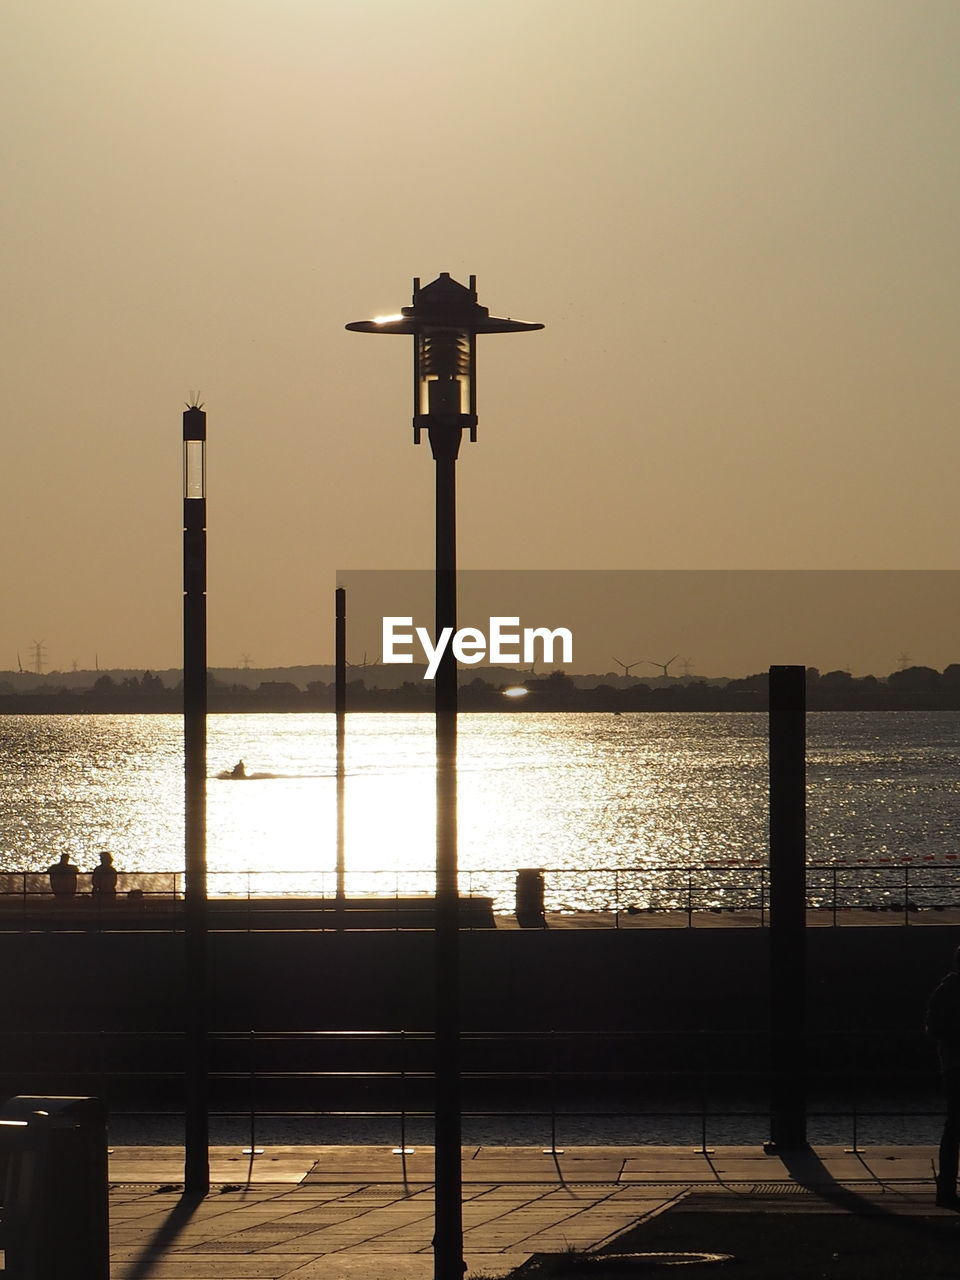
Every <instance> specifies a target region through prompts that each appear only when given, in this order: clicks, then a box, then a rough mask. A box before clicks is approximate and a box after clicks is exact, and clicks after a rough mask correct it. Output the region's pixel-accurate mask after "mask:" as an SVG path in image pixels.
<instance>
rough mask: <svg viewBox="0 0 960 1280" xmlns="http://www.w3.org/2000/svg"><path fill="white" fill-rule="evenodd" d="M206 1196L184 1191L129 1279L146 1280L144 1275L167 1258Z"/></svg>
mask: <svg viewBox="0 0 960 1280" xmlns="http://www.w3.org/2000/svg"><path fill="white" fill-rule="evenodd" d="M204 1198H205V1197H204V1196H202V1195H189V1196H188V1195H187V1194H186V1192H184V1194H183V1195H182V1196H181V1197H180V1199H179V1200H178V1201H177V1203H176V1204H175V1205H174V1206H173V1208H172V1209H171V1210H170V1212H169V1214H168V1215H167V1219H166V1221H165V1222H162V1223H161V1224H160V1226H159V1227H158V1228H157V1230H156V1231H155V1233H154V1234H153V1235H152V1236H151V1237H150V1239H149V1240H148V1241H147V1243H146V1244H145V1245H144V1247H143V1252H142V1253H141V1255H140V1257H139V1258H137V1260H136V1261H135V1262H134V1264H133V1266H132V1268H131V1269H130V1272H129V1274H128V1277H127V1280H144V1277H146V1276H150V1275H152V1274H153V1272H154V1271H155V1270H156V1268H157V1267H158V1266H159V1264H160V1263H161V1262H163V1261H164V1260H165V1256H166V1251H167V1250H168V1249H169V1248H170V1246H171V1245H172V1244H173V1242H174V1241H175V1240H176V1238H177V1236H178V1235H179V1234H180V1232H181V1231H182V1230H183V1229H184V1227H186V1226H187V1224H188V1223H189V1221H190V1219H191V1218H192V1217H193V1215H194V1214H195V1213H196V1211H197V1209H198V1208H199V1207H200V1205H201V1204H203V1201H204Z"/></svg>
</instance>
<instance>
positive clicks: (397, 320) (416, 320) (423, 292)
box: [346, 271, 543, 334]
mask: <svg viewBox="0 0 960 1280" xmlns="http://www.w3.org/2000/svg"><path fill="white" fill-rule="evenodd" d="M346 327H347V328H348V329H351V330H352V331H353V332H354V333H406V334H417V333H422V332H425V331H428V330H436V329H452V330H458V331H460V332H465V333H521V332H523V331H524V330H529V329H542V328H543V325H542V324H536V323H533V322H531V321H527V320H510V319H504V318H503V317H500V316H492V315H491V314H490V312H489V309H488V308H487V307H482V306H481V305H480V303H479V302H478V301H477V290H476V277H475V276H471V277H470V287H469V288H467V287H466V285H462V284H460V282H459V281H457V280H454V279H453V277H452V276H451V275H450V273H449V272H448V271H442V272H441V273H440V275H439V276H437V278H436V280H431V281H430V283H429V284H427V285H424V286H423V287H422V288H421V287H420V281H419V280H414V282H413V305H412V306H409V307H402V308H401V311H400V314H399V315H398V316H397V315H394V316H382V317H380V318H379V319H375V320H355V321H354V322H353V323H352V324H348V325H347V326H346Z"/></svg>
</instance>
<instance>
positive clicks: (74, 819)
mask: <svg viewBox="0 0 960 1280" xmlns="http://www.w3.org/2000/svg"><path fill="white" fill-rule="evenodd" d="M958 730H960V713H956V712H927V713H909V712H902V713H890V712H876V713H874V712H862V713H818V714H812V715H810V716H809V717H808V780H809V800H808V806H809V809H808V849H809V859H810V861H811V862H820V863H830V862H840V863H854V864H858V863H859V864H864V863H866V864H868V865H877V866H882V865H885V864H888V863H891V862H900V861H901V860H902V859H903V858H906V857H908V858H910V859H911V860H912V861H913V862H915V863H917V864H922V863H923V862H924V861H926V862H932V861H936V862H942V861H945V860H953V859H954V858H955V857H956V855H957V846H956V837H955V832H956V829H957V818H958V816H960V746H958ZM766 731H767V721H766V716H764V715H752V714H728V713H704V714H689V715H688V714H647V713H632V714H631V713H627V714H623V715H609V714H608V715H602V714H575V715H570V714H567V715H532V714H529V713H526V714H524V713H515V714H513V715H509V714H505V715H469V714H468V715H463V716H461V717H460V864H461V867H462V869H463V880H464V887H465V888H471V887H472V888H474V889H476V890H478V891H484V892H493V893H495V894H496V895H498V897H499V898H504V897H505V896H506V895H508V893H509V892H510V891H511V890H512V877H513V873H514V872H515V871H516V869H517V868H519V867H544V868H563V869H566V870H567V872H568V873H569V874H568V875H567V876H566V878H565V880H563V878H562V877H561V878H558V879H557V881H556V882H557V883H560V881H561V880H563V883H564V884H565V888H564V890H563V900H562V901H560V902H557V903H556V904H555V905H559V906H575V907H591V906H592V907H598V906H604V905H609V902H610V889H609V885H610V881H611V876H610V874H609V873H610V872H612V871H613V870H616V869H619V871H620V873H622V874H626V873H627V872H628V871H629V870H630V869H634V868H639V869H641V870H644V871H647V872H650V871H656V870H657V869H659V868H663V867H665V866H675V867H687V866H697V867H701V866H703V865H704V864H713V865H714V866H715V867H719V866H723V865H727V866H744V865H749V864H759V863H762V862H764V860H765V859H766V841H767V827H766V824H767V744H766ZM0 735H2V737H0V867H2V869H4V870H15V871H20V870H37V869H45V868H46V867H47V866H49V865H50V864H51V863H52V862H53V861H55V860H56V858H57V857H58V856H59V855H60V854H61V853H63V852H67V853H69V854H70V855H71V858H72V859H73V860H74V861H75V862H76V863H77V864H78V865H79V866H80V867H81V868H83V869H87V868H90V867H92V866H93V865H94V864H95V863H96V861H97V858H96V853H97V851H98V850H99V849H102V848H110V849H112V850H114V852H115V856H116V861H117V864H118V866H120V867H121V868H122V869H123V870H130V871H133V870H143V871H150V870H156V871H160V870H164V871H172V870H176V869H178V868H182V866H183V780H182V770H183V758H182V722H181V720H180V718H179V717H177V716H6V717H0ZM240 758H243V760H244V761H245V763H246V767H247V771H248V773H251V774H257V773H259V774H264V775H268V776H264V777H261V778H251V779H248V780H246V781H242V782H237V781H229V780H226V779H221V778H218V777H217V774H218V773H220V772H221V771H226V770H229V769H230V768H231V767H232V766H233V765H234V764H235V763H236V761H237V760H238V759H240ZM208 760H209V773H210V782H209V787H208V849H209V853H208V856H209V865H210V869H211V871H212V872H217V873H228V872H232V873H238V872H246V871H253V872H261V873H267V872H269V873H279V872H289V873H293V872H296V873H298V877H297V878H296V879H295V878H293V877H290V876H287V877H277V876H276V875H275V874H272V875H271V877H270V878H268V877H267V876H266V875H263V876H262V877H258V879H257V881H256V887H257V891H260V892H263V891H275V890H276V889H278V888H286V889H288V890H296V889H297V888H298V887H302V888H303V889H304V890H308V891H314V892H316V891H322V890H324V889H327V890H329V889H330V888H332V885H333V880H332V876H333V872H334V868H335V858H336V854H335V849H336V784H335V776H334V765H335V755H334V719H333V716H332V715H318V714H310V715H274V716H269V715H215V716H211V717H210V721H209V754H208ZM433 767H434V762H433V721H432V718H431V717H430V716H426V715H394V714H368V715H361V714H357V715H351V716H349V717H348V730H347V784H346V796H347V807H346V860H347V867H348V871H349V873H350V877H351V879H350V882H349V884H348V889H349V890H350V891H363V890H368V889H380V890H382V891H389V892H393V891H394V890H395V889H397V888H399V889H401V890H403V891H405V892H416V891H426V890H429V888H430V887H431V885H430V871H431V868H432V866H433V859H434V774H433ZM372 872H384V873H386V874H385V875H384V876H380V877H373V876H372V875H371V874H370V873H372ZM321 873H322V874H321ZM718 874H719V873H718ZM721 878H722V877H721ZM216 883H217V877H214V886H213V887H214V888H216ZM221 887H223V888H231V887H236V885H235V883H234V882H233V881H232V880H231V879H230V878H228V877H227V876H226V875H225V874H223V875H222V876H221Z"/></svg>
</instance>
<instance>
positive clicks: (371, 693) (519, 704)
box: [0, 663, 960, 714]
mask: <svg viewBox="0 0 960 1280" xmlns="http://www.w3.org/2000/svg"><path fill="white" fill-rule="evenodd" d="M465 674H468V673H465ZM767 681H768V677H767V673H766V672H765V671H764V672H758V673H757V674H755V675H751V676H746V677H744V678H742V679H737V680H727V681H724V682H722V683H721V682H713V683H711V682H707V681H704V680H696V679H681V678H676V679H672V678H671V679H668V680H667V681H665V682H664V681H663V680H662V679H658V681H657V682H656V683H650V684H646V683H644V682H643V681H637V682H636V683H634V684H630V685H628V686H617V685H612V684H607V683H604V681H603V678H602V677H598V683H597V684H596V685H593V686H588V687H584V686H582V685H580V684H578V683H577V682H576V681H575V680H574V679H573V678H572V677H571V676H569V675H567V674H566V673H565V672H564V671H554V672H552V673H551V674H550V675H546V676H539V677H537V676H526V677H524V678H523V679H522V687H523V688H525V689H526V690H527V692H526V694H525V695H523V696H519V697H511V698H508V697H506V696H505V691H506V690H507V689H508V688H510V687H513V688H516V687H518V686H517V683H516V682H515V683H514V685H513V686H508V685H506V684H503V683H496V684H495V683H492V682H491V681H488V680H484V679H483V678H481V677H479V676H474V677H473V678H472V679H470V680H463V682H462V683H461V685H460V708H461V710H463V711H499V712H503V711H524V712H535V711H609V712H615V713H619V712H624V711H763V710H766V706H767ZM433 688H434V687H433V684H432V682H429V681H425V680H417V681H413V680H408V681H405V682H404V683H403V684H401V685H400V686H399V687H396V688H380V687H378V686H376V685H368V684H367V681H366V679H364V678H358V679H353V680H349V681H348V682H347V708H348V710H352V711H430V710H432V708H433ZM806 688H807V709H808V710H810V711H907V710H909V711H926V710H931V711H932V710H950V711H955V710H960V663H951V664H950V665H949V666H947V667H946V668H945V669H944V670H943V671H942V672H940V671H936V670H935V669H934V668H933V667H922V666H913V667H906V668H904V669H902V670H900V671H894V672H892V673H891V674H890V675H888V676H886V677H885V678H879V677H877V676H872V675H867V676H853V675H851V674H850V673H849V672H848V671H828V672H825V673H822V674H821V672H820V671H818V670H817V669H816V668H815V667H808V668H807V676H806ZM334 693H335V686H334V684H333V683H327V682H323V681H319V680H315V681H310V682H309V683H308V684H307V686H306V688H305V689H304V688H301V687H300V686H299V685H297V684H295V683H294V682H293V681H287V680H264V681H261V682H260V683H259V685H257V686H250V685H244V684H238V683H228V682H226V681H222V680H219V679H217V678H216V677H215V676H213V675H212V674H211V675H210V678H209V685H208V704H209V710H210V711H211V712H213V713H216V712H231V713H236V712H244V711H250V712H261V713H263V712H283V711H331V710H333V707H334ZM182 700H183V699H182V684H177V685H175V686H171V685H167V684H165V683H164V681H163V680H161V679H160V677H159V676H157V675H155V674H153V673H152V672H150V671H145V672H144V673H143V675H142V676H139V677H137V676H128V677H125V678H123V679H120V680H116V679H114V678H113V677H112V676H110V675H109V674H106V673H105V674H103V675H101V676H99V677H98V678H97V680H95V681H94V683H93V684H92V685H91V686H89V687H85V688H78V689H68V688H65V687H62V686H61V687H55V688H35V689H32V690H30V691H27V692H21V693H18V692H16V691H15V690H14V689H13V688H12V687H11V686H10V685H9V684H3V683H0V714H30V713H37V714H74V713H79V714H84V713H86V714H96V713H119V714H123V713H137V714H143V713H150V712H164V713H175V712H177V711H180V710H181V709H182Z"/></svg>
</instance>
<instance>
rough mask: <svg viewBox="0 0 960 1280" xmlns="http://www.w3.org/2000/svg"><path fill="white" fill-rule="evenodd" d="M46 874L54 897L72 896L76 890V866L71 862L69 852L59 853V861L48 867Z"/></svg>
mask: <svg viewBox="0 0 960 1280" xmlns="http://www.w3.org/2000/svg"><path fill="white" fill-rule="evenodd" d="M47 875H48V876H49V877H50V888H51V889H52V890H53V896H54V897H55V898H72V897H73V895H74V894H75V893H76V892H77V868H76V867H75V866H74V865H73V864H72V863H71V861H70V855H69V853H61V855H60V861H59V862H55V863H54V865H53V866H52V867H50V868H49V870H48V871H47Z"/></svg>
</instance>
